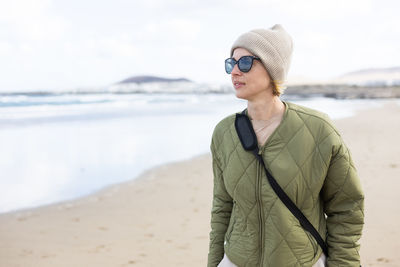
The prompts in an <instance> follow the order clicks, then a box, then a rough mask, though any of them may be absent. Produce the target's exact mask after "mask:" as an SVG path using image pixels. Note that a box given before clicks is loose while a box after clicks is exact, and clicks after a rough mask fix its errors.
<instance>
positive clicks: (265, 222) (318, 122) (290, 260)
mask: <svg viewBox="0 0 400 267" xmlns="http://www.w3.org/2000/svg"><path fill="white" fill-rule="evenodd" d="M292 46H293V45H292V39H291V37H290V36H289V35H288V33H287V32H286V31H285V30H284V29H283V27H282V26H281V25H275V26H274V27H272V28H270V29H257V30H253V31H250V32H248V33H245V34H243V35H241V36H240V37H239V38H238V39H237V40H236V41H235V43H234V44H233V46H232V48H231V58H229V59H227V60H226V61H225V68H226V71H227V73H229V74H231V79H232V83H233V86H234V88H235V91H236V96H237V97H238V98H242V99H246V100H247V110H246V114H247V115H248V116H249V117H250V119H251V122H252V125H253V128H254V130H255V133H256V136H257V141H258V145H259V154H261V156H262V157H263V160H264V162H265V164H266V167H267V168H268V170H269V172H270V173H271V174H272V175H273V176H274V177H275V179H276V180H277V181H278V183H279V185H280V186H281V187H282V188H283V190H284V191H285V193H286V194H287V195H288V196H289V197H290V199H291V200H292V201H293V202H294V203H295V204H296V206H297V207H298V208H299V209H300V210H301V211H302V213H303V214H304V215H305V216H306V217H307V219H308V220H309V221H310V222H311V223H312V225H313V226H314V227H315V228H316V229H317V231H318V232H319V234H320V235H321V236H322V238H323V239H324V240H325V242H326V244H327V246H328V255H324V253H323V252H322V249H321V247H320V246H319V245H318V243H317V242H316V240H315V238H314V237H313V236H312V235H311V234H310V233H309V232H307V231H305V230H304V229H303V228H302V226H301V225H300V223H299V221H298V220H297V219H296V217H294V215H293V214H292V213H291V212H290V211H289V210H288V209H287V208H286V206H285V205H284V204H283V202H282V201H281V200H280V199H279V198H278V196H277V195H276V193H275V192H274V191H273V189H272V188H271V186H270V184H269V183H268V180H267V179H266V175H265V171H264V169H263V167H262V166H261V164H260V163H259V161H257V160H256V158H255V156H254V155H253V154H252V153H250V152H248V151H245V150H244V149H243V147H242V145H241V143H240V140H239V138H238V135H237V133H236V130H235V127H234V121H235V114H234V115H231V116H228V117H227V118H225V119H223V120H222V121H221V122H220V123H218V125H217V126H216V127H215V130H214V133H213V138H212V143H211V152H212V159H213V173H214V191H213V206H212V211H211V232H210V247H209V254H208V266H209V267H211V266H212V267H215V266H219V267H223V266H232V267H233V266H239V267H254V266H271V267H285V266H290V267H291V266H309V267H311V266H318V267H320V266H329V267H332V266H341V267H343V266H357V267H358V266H360V256H359V244H358V240H359V238H360V237H361V231H362V227H363V221H364V212H363V203H364V196H363V192H362V190H361V186H360V182H359V179H358V177H357V173H356V170H355V167H354V164H353V162H352V159H351V156H350V152H349V150H348V149H347V147H346V145H345V144H344V143H343V141H342V139H341V137H340V134H339V133H338V132H337V130H336V129H335V127H334V126H333V125H332V123H331V121H330V120H329V118H328V117H327V116H326V115H325V114H323V113H321V112H318V111H315V110H312V109H309V108H306V107H302V106H299V105H295V104H293V103H289V102H282V101H281V100H280V98H279V96H280V94H281V93H282V85H283V83H284V82H285V79H286V74H287V72H288V69H289V65H290V60H291V54H292Z"/></svg>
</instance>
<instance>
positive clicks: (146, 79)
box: [117, 76, 191, 84]
mask: <svg viewBox="0 0 400 267" xmlns="http://www.w3.org/2000/svg"><path fill="white" fill-rule="evenodd" d="M154 82H157V83H164V82H165V83H167V82H191V81H190V80H188V79H185V78H176V79H171V78H163V77H157V76H132V77H129V78H127V79H125V80H123V81H120V82H118V83H117V84H121V83H154Z"/></svg>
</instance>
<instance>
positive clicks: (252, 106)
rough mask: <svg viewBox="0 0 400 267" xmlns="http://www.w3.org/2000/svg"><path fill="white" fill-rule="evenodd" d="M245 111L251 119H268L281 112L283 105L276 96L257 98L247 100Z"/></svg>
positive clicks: (283, 108) (282, 111)
mask: <svg viewBox="0 0 400 267" xmlns="http://www.w3.org/2000/svg"><path fill="white" fill-rule="evenodd" d="M247 111H248V114H249V116H250V117H251V118H252V119H253V120H269V119H271V118H272V117H274V116H276V115H278V114H283V113H284V112H285V105H284V104H283V102H282V101H281V100H280V99H279V97H278V96H271V97H265V98H258V99H257V100H252V101H248V102H247Z"/></svg>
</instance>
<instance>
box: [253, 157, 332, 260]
mask: <svg viewBox="0 0 400 267" xmlns="http://www.w3.org/2000/svg"><path fill="white" fill-rule="evenodd" d="M255 155H256V157H257V158H258V160H259V161H260V163H261V165H262V166H263V167H264V170H265V173H266V174H267V178H268V182H269V183H270V185H271V187H272V189H273V190H274V191H275V193H276V194H277V195H278V197H279V198H280V200H281V201H282V202H283V204H285V206H286V207H287V208H288V209H289V210H290V212H291V213H292V214H293V215H294V216H295V217H296V218H297V219H298V220H299V222H300V225H301V226H302V227H303V228H304V229H305V230H306V231H308V232H310V233H311V235H312V236H313V237H314V238H315V240H316V241H317V243H318V244H319V245H320V246H321V248H322V250H323V251H324V253H325V255H326V256H327V257H328V247H327V246H326V243H325V241H324V240H323V239H322V237H321V235H320V234H319V233H318V231H317V230H316V229H315V227H314V226H313V225H312V223H311V222H310V221H309V220H308V219H307V217H306V216H304V214H303V213H302V212H301V210H300V209H299V208H298V207H297V206H296V204H294V203H293V201H292V200H291V199H290V198H289V196H288V195H287V194H286V193H285V191H283V189H282V187H281V186H280V185H279V184H278V182H277V181H276V180H275V178H274V177H273V176H272V175H271V173H270V172H269V171H268V169H267V167H266V166H265V163H264V160H263V158H262V157H261V155H258V154H255Z"/></svg>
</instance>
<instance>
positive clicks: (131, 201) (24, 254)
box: [0, 101, 400, 267]
mask: <svg viewBox="0 0 400 267" xmlns="http://www.w3.org/2000/svg"><path fill="white" fill-rule="evenodd" d="M335 124H336V126H337V128H338V129H339V131H340V132H341V133H342V136H343V138H344V140H345V142H346V143H347V145H348V146H349V147H350V150H351V152H352V155H353V159H354V161H355V164H356V166H357V168H358V171H359V176H360V178H361V180H362V184H363V188H364V191H365V195H366V203H365V204H366V224H365V227H364V234H363V237H362V242H361V243H362V248H361V254H362V264H363V266H400V255H399V254H397V252H398V251H400V229H399V225H400V224H399V222H400V205H399V204H398V202H399V200H400V197H399V195H398V191H399V188H400V148H399V144H400V142H399V136H400V134H399V133H400V106H399V105H397V104H395V103H394V101H388V102H386V104H385V106H384V107H383V108H374V109H370V110H364V111H361V112H360V113H358V114H357V115H356V116H354V117H351V118H346V119H341V120H338V121H336V122H335ZM211 197H212V172H211V161H210V156H209V155H203V156H200V157H196V158H194V159H191V160H188V161H184V162H179V163H174V164H169V165H166V166H161V167H159V168H155V169H153V170H150V171H148V172H146V173H145V174H144V175H143V176H142V177H140V178H139V179H135V180H132V181H131V182H128V183H124V184H119V185H115V186H112V187H109V188H107V189H105V190H103V191H101V192H98V193H97V194H95V195H91V196H88V197H86V198H82V199H78V200H74V201H68V202H65V203H59V204H54V205H50V206H46V207H40V208H37V209H31V210H23V211H17V212H13V213H8V214H3V215H0V267H14V266H24V267H31V266H32V267H35V266H43V267H44V266H60V267H61V266H68V267H70V266H98V267H101V266H205V265H206V261H207V253H208V234H209V231H210V226H209V221H210V210H211Z"/></svg>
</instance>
